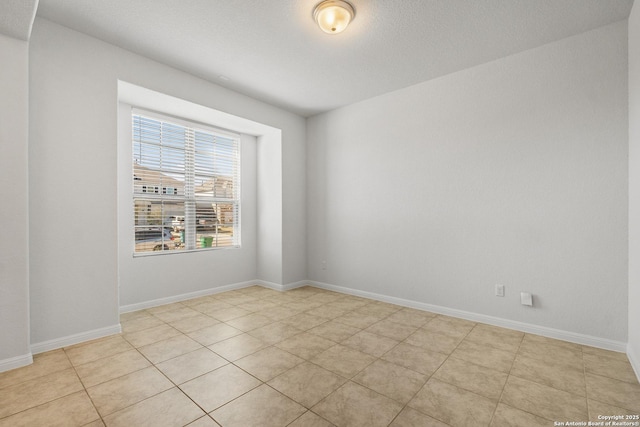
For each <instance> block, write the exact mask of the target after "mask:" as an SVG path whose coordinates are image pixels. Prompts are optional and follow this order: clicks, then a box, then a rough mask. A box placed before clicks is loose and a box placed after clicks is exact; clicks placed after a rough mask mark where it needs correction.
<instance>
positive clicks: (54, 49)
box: [29, 18, 306, 343]
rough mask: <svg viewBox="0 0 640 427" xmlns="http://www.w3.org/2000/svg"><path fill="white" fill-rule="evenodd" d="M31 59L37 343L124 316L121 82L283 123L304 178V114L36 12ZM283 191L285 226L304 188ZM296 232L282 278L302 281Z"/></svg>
mask: <svg viewBox="0 0 640 427" xmlns="http://www.w3.org/2000/svg"><path fill="white" fill-rule="evenodd" d="M30 61H31V68H30V70H31V79H30V90H31V93H30V102H31V116H30V132H31V135H30V145H31V146H30V152H29V166H30V169H29V178H30V186H29V188H30V209H31V213H32V215H31V221H30V227H31V240H30V244H31V256H30V262H31V271H30V272H31V307H32V316H31V322H32V338H31V341H32V343H42V342H46V341H48V340H57V339H61V338H63V337H69V336H73V335H74V334H81V333H83V332H86V331H91V330H98V329H100V328H108V327H110V326H111V325H114V324H117V323H118V296H117V283H118V277H117V264H118V261H117V191H116V188H117V131H116V128H117V102H118V90H117V88H118V79H120V80H123V81H126V82H130V83H132V84H135V85H138V86H141V87H146V88H149V89H151V90H155V91H158V92H161V93H165V94H168V95H171V96H175V97H178V98H181V99H185V100H188V101H191V102H193V103H196V104H200V105H204V106H207V107H210V108H213V109H216V110H220V111H224V112H227V113H230V114H233V115H237V116H240V117H244V118H247V119H250V120H254V121H256V122H259V123H264V124H266V125H269V126H272V127H274V128H278V129H282V157H283V159H289V160H288V161H287V162H283V170H282V175H283V177H286V178H287V179H296V180H298V181H302V182H304V180H305V177H304V175H300V176H297V174H298V169H299V168H298V166H295V167H293V166H291V163H292V162H293V160H295V162H296V163H304V148H299V145H304V138H305V121H304V119H302V118H301V117H299V116H296V115H294V114H291V113H288V112H285V111H283V110H280V109H278V108H275V107H272V106H270V105H267V104H264V103H262V102H258V101H255V100H253V99H251V98H248V97H246V96H242V95H239V94H237V93H235V92H232V91H229V90H227V89H224V88H222V87H219V86H216V85H213V84H211V83H208V82H206V81H203V80H201V79H198V78H195V77H193V76H190V75H187V74H185V73H183V72H180V71H177V70H175V69H173V68H170V67H167V66H164V65H162V64H159V63H156V62H154V61H151V60H148V59H146V58H143V57H141V56H139V55H135V54H133V53H130V52H127V51H125V50H122V49H119V48H116V47H114V46H112V45H109V44H106V43H103V42H100V41H98V40H96V39H93V38H91V37H88V36H85V35H82V34H80V33H77V32H75V31H72V30H69V29H66V28H64V27H61V26H59V25H57V24H54V23H52V22H50V21H47V20H43V19H40V18H38V19H36V22H35V24H34V29H33V34H32V38H31V45H30ZM230 77H233V76H230ZM284 191H285V194H283V198H287V199H288V200H289V203H290V209H288V210H287V211H286V212H283V223H284V224H283V227H284V228H285V229H286V228H287V227H289V225H288V224H289V223H290V224H292V226H295V227H300V224H302V225H303V226H304V221H305V217H304V216H305V206H304V200H305V199H304V193H303V192H301V191H300V190H299V188H297V187H294V188H285V189H284ZM285 216H286V217H287V218H288V219H289V220H290V222H289V223H287V222H286V221H285V220H284V217H285ZM293 231H294V232H290V231H287V232H285V231H284V230H283V234H284V235H285V236H287V237H286V239H288V241H287V244H286V245H285V244H284V243H283V247H285V248H286V250H287V251H288V253H287V254H286V258H287V260H288V262H287V263H284V258H285V255H284V254H283V265H282V268H283V272H284V273H283V276H284V277H290V278H291V280H293V279H294V278H295V279H296V280H302V279H304V277H305V276H306V272H305V271H304V269H302V270H300V268H299V267H298V266H297V265H294V262H295V260H296V259H297V258H302V260H303V262H304V259H305V252H304V248H305V235H304V233H297V232H295V231H296V230H295V229H294V230H293ZM294 249H295V251H294ZM223 268H224V267H223ZM251 268H255V267H250V269H251ZM225 277H226V278H228V277H229V276H228V275H227V276H225ZM298 277H299V278H298ZM186 281H187V280H185V281H182V282H178V283H176V284H175V288H174V289H172V290H171V292H175V294H176V295H177V294H182V293H185V292H188V291H189V290H191V289H193V288H189V289H187V290H185V288H184V286H185V285H184V283H185V282H186ZM149 285H150V286H152V285H153V284H151V283H150V284H149ZM217 285H218V282H215V281H214V282H209V283H199V284H198V286H201V289H206V288H211V287H213V286H217ZM162 292H163V294H166V293H168V290H166V289H165V290H163V291H162Z"/></svg>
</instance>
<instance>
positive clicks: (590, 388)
mask: <svg viewBox="0 0 640 427" xmlns="http://www.w3.org/2000/svg"><path fill="white" fill-rule="evenodd" d="M586 379H587V396H588V397H589V399H593V400H597V401H598V402H603V403H608V404H609V405H613V406H618V407H620V408H624V409H629V410H632V411H636V413H639V414H640V385H638V384H631V383H628V382H626V381H619V380H615V379H613V378H608V377H602V376H600V375H594V374H591V373H589V372H587V373H586Z"/></svg>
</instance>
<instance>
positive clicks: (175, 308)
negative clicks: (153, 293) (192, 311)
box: [147, 302, 185, 315]
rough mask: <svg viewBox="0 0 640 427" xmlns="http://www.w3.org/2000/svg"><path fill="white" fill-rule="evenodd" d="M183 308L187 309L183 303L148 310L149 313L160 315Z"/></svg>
mask: <svg viewBox="0 0 640 427" xmlns="http://www.w3.org/2000/svg"><path fill="white" fill-rule="evenodd" d="M182 307H185V305H184V304H182V302H174V303H171V304H163V305H158V306H156V307H151V308H147V311H148V312H149V313H151V314H154V315H155V314H158V313H164V312H165V311H172V310H177V309H179V308H182Z"/></svg>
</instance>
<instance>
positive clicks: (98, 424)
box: [82, 419, 106, 427]
mask: <svg viewBox="0 0 640 427" xmlns="http://www.w3.org/2000/svg"><path fill="white" fill-rule="evenodd" d="M82 427H106V426H105V425H104V423H103V422H102V419H99V420H95V421H93V422H90V423H89V424H85V425H84V426H82Z"/></svg>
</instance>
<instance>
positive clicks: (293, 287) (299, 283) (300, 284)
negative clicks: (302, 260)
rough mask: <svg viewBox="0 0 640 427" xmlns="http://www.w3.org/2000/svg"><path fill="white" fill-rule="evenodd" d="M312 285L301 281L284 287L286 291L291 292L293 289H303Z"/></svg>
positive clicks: (306, 281)
mask: <svg viewBox="0 0 640 427" xmlns="http://www.w3.org/2000/svg"><path fill="white" fill-rule="evenodd" d="M309 285H310V283H309V281H308V280H300V281H299V282H293V283H288V284H286V285H283V288H284V290H285V291H290V290H291V289H296V288H301V287H303V286H309Z"/></svg>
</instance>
